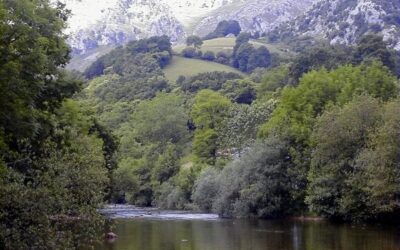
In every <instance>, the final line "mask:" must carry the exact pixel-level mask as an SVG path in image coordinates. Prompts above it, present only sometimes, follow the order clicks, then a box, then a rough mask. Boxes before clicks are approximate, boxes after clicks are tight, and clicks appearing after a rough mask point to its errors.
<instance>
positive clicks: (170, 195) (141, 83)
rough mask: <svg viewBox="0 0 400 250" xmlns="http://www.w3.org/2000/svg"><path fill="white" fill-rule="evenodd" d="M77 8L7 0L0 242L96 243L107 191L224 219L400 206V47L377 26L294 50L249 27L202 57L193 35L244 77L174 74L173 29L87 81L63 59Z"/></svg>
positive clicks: (95, 70)
mask: <svg viewBox="0 0 400 250" xmlns="http://www.w3.org/2000/svg"><path fill="white" fill-rule="evenodd" d="M67 17H68V11H66V10H64V8H63V6H62V5H60V4H59V5H57V6H55V7H51V6H49V3H48V2H47V1H45V0H35V1H28V0H22V1H11V0H2V1H0V32H1V34H2V37H1V39H0V52H1V53H0V56H1V57H0V88H1V89H0V90H1V92H0V104H1V105H0V156H1V158H0V193H1V197H0V247H1V248H6V249H7V248H17V249H27V248H43V249H54V248H61V249H65V248H77V247H79V246H81V245H82V244H85V243H88V242H93V240H94V236H95V235H96V231H95V230H94V229H93V228H94V226H95V225H97V224H98V223H100V222H99V221H98V220H96V219H97V218H98V217H97V213H96V208H97V207H99V206H100V205H101V203H102V202H117V203H130V204H135V205H140V206H159V207H162V208H170V209H200V210H204V211H215V212H218V213H219V214H220V215H221V216H227V217H231V216H233V217H262V218H278V217H283V216H289V215H298V214H310V212H311V213H314V214H316V215H321V216H326V217H329V218H333V219H342V220H348V221H364V220H380V219H384V218H396V216H398V213H399V199H400V170H399V165H398V164H399V163H398V161H399V159H398V152H399V150H400V148H399V147H400V142H399V138H400V137H399V133H400V126H399V124H400V121H399V119H397V114H398V112H399V111H400V104H399V100H398V94H399V80H398V78H397V77H396V76H395V73H396V72H398V67H397V65H398V64H397V61H398V54H397V53H394V51H391V50H390V49H387V48H386V46H385V43H384V42H383V41H382V38H381V37H379V36H376V35H370V36H368V37H366V38H365V39H360V42H359V44H358V45H357V46H354V47H343V46H331V45H328V44H325V43H324V42H321V43H314V46H312V47H311V48H307V47H308V45H307V44H309V43H308V42H309V41H304V40H301V41H300V40H299V41H293V43H288V46H289V45H290V44H292V46H291V48H292V50H293V51H296V52H298V54H297V55H296V56H295V57H292V58H289V59H288V58H286V59H285V60H283V59H282V58H281V57H279V56H273V55H271V54H270V52H269V50H268V49H267V48H266V47H264V46H255V45H254V43H251V41H250V35H249V34H246V33H241V34H239V35H238V36H237V38H236V42H235V46H234V48H233V50H232V53H230V54H225V53H224V52H218V53H214V52H206V53H204V54H203V53H202V52H201V50H200V49H199V47H201V46H202V42H203V41H201V39H199V38H198V37H190V39H188V41H187V42H188V43H187V44H188V45H189V46H190V51H191V52H193V53H194V55H195V57H200V59H201V60H202V61H201V62H204V64H208V63H210V61H215V62H217V63H215V62H213V63H214V64H213V65H215V64H216V65H220V64H218V63H224V64H229V65H233V66H234V67H236V68H238V69H239V70H241V71H242V72H245V73H249V74H248V75H246V74H243V73H242V72H240V71H237V73H235V72H222V71H215V72H205V73H201V74H197V75H189V74H188V75H185V76H180V77H179V78H178V79H177V80H176V81H175V82H174V81H171V80H168V79H167V78H166V77H165V75H164V72H166V68H167V67H168V66H170V64H171V61H172V58H173V52H172V48H171V43H170V41H169V38H168V37H166V36H163V37H151V38H148V39H143V40H138V41H133V42H130V43H128V44H127V45H126V46H124V47H119V48H116V49H114V50H112V51H111V52H110V53H109V54H107V55H104V56H102V57H101V58H99V59H98V60H97V61H96V62H95V63H93V64H92V65H91V66H90V67H89V68H88V69H87V70H86V72H85V74H84V77H86V79H83V78H80V77H79V76H76V75H74V74H70V73H67V72H65V71H64V70H63V67H64V66H65V65H66V63H68V61H69V52H70V51H69V49H68V46H67V45H66V43H65V37H64V36H63V35H62V30H63V29H64V28H65V20H66V19H67ZM311 44H312V43H311ZM190 51H186V52H185V53H188V52H190ZM191 52H190V53H191ZM200 53H201V55H200ZM187 60H192V59H187ZM210 64H211V63H210ZM221 66H224V67H223V68H226V66H225V65H221ZM186 67H190V65H189V64H188V65H187V66H186ZM183 71H185V69H183ZM188 71H191V70H190V69H188ZM250 73H251V74H250ZM85 80H87V81H86V82H85ZM82 89H83V90H82ZM81 90H82V91H81ZM82 228H85V229H84V230H82V231H85V232H87V234H86V235H84V236H82V237H77V236H75V235H76V234H74V230H81V229H82Z"/></svg>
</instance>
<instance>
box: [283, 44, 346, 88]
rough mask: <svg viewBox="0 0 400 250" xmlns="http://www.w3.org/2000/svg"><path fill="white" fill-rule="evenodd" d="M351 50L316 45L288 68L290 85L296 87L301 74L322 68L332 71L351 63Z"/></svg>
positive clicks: (336, 46)
mask: <svg viewBox="0 0 400 250" xmlns="http://www.w3.org/2000/svg"><path fill="white" fill-rule="evenodd" d="M351 53H352V51H351V49H350V48H347V47H343V46H338V45H335V46H334V45H327V44H318V45H316V46H312V47H311V48H309V49H307V50H306V51H304V52H303V53H301V54H300V55H299V56H297V57H296V58H295V60H294V61H293V63H292V64H291V65H290V68H289V76H290V83H291V84H292V85H297V83H298V82H299V80H300V78H301V77H302V76H303V74H305V73H308V72H310V71H312V70H318V69H320V68H322V67H324V68H325V69H327V70H333V69H335V68H336V67H337V66H338V65H341V64H346V63H350V62H351V59H352V58H351Z"/></svg>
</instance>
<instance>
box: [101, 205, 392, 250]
mask: <svg viewBox="0 0 400 250" xmlns="http://www.w3.org/2000/svg"><path fill="white" fill-rule="evenodd" d="M102 212H103V213H104V214H105V215H106V216H108V217H109V218H111V219H110V225H109V226H110V229H107V230H112V231H113V232H114V233H116V234H117V235H118V238H117V239H116V240H114V241H107V240H105V241H104V243H103V244H100V245H99V246H97V247H96V249H99V250H103V249H107V250H400V227H399V226H390V227H388V226H380V225H374V226H372V225H369V226H366V225H349V224H334V223H331V222H328V221H299V220H249V219H247V220H236V219H235V220H233V219H219V218H218V217H217V216H216V215H212V214H191V213H185V212H176V211H158V210H148V209H144V210H142V209H135V208H131V207H119V208H117V209H106V210H103V211H102Z"/></svg>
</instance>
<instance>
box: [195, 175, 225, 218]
mask: <svg viewBox="0 0 400 250" xmlns="http://www.w3.org/2000/svg"><path fill="white" fill-rule="evenodd" d="M219 174H220V171H218V170H217V169H215V168H213V167H209V168H207V169H205V170H204V171H203V172H202V173H201V174H200V176H199V177H198V178H197V179H196V182H195V184H194V187H193V194H192V199H193V203H194V204H196V205H197V206H198V208H199V209H200V210H201V211H206V212H211V211H212V206H213V202H214V200H215V199H216V197H217V195H218V191H219Z"/></svg>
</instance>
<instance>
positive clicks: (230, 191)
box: [203, 138, 292, 218]
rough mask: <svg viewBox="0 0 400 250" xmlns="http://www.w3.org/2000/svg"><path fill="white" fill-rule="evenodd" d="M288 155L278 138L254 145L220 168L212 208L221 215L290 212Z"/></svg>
mask: <svg viewBox="0 0 400 250" xmlns="http://www.w3.org/2000/svg"><path fill="white" fill-rule="evenodd" d="M288 159H290V158H289V157H288V152H287V150H286V145H285V144H283V143H282V141H280V140H277V139H275V138H272V139H269V140H268V141H267V142H266V143H261V144H257V145H255V146H254V147H253V148H252V149H250V150H249V152H247V153H246V154H245V155H244V156H243V157H242V158H240V159H239V160H237V161H235V162H233V163H232V164H230V165H228V166H227V167H226V168H225V169H224V170H223V171H222V173H221V175H220V177H219V184H218V185H219V193H218V196H217V198H216V199H215V201H214V203H213V210H214V211H215V212H217V213H218V214H219V215H221V216H222V217H262V218H278V217H281V216H284V215H286V214H288V213H290V212H291V211H292V199H291V195H290V179H289V177H288V175H287V168H288ZM203 200H204V198H203Z"/></svg>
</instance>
